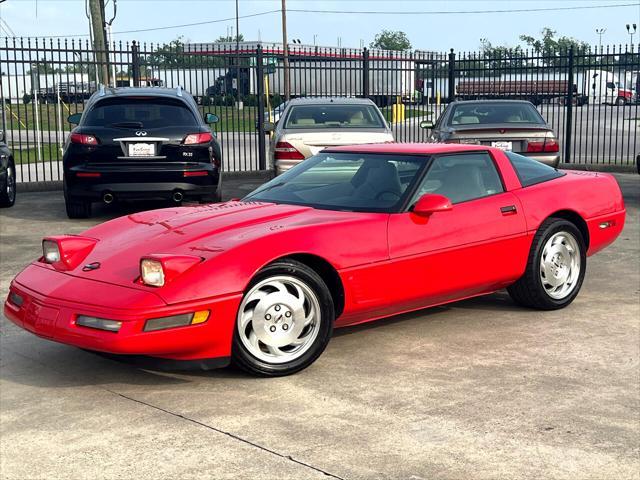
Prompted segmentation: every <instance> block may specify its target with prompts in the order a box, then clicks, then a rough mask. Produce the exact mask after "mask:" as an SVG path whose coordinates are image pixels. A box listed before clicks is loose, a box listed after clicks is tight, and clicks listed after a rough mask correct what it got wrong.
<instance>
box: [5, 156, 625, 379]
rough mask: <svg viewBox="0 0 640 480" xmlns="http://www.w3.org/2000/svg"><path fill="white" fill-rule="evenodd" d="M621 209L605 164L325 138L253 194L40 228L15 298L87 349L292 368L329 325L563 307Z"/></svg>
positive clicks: (324, 338)
mask: <svg viewBox="0 0 640 480" xmlns="http://www.w3.org/2000/svg"><path fill="white" fill-rule="evenodd" d="M624 220H625V208H624V204H623V200H622V195H621V192H620V189H619V187H618V184H617V183H616V180H615V179H614V178H613V177H612V176H610V175H607V174H602V173H590V172H572V171H560V170H555V169H553V168H551V167H548V166H546V165H543V164H541V163H538V162H536V161H534V160H531V159H528V158H526V157H523V156H520V155H517V154H514V153H511V152H503V151H501V150H497V149H494V148H488V147H480V146H469V145H439V144H429V145H427V144H379V145H359V146H351V147H338V148H330V149H327V150H324V151H322V152H321V153H320V154H318V155H316V156H314V157H311V158H310V159H308V160H306V161H305V162H303V163H301V164H300V165H298V166H297V167H295V168H293V169H291V170H290V171H288V172H287V173H285V174H284V175H281V176H279V177H277V178H275V179H273V180H272V181H270V182H268V183H266V184H265V185H263V186H262V187H260V188H258V189H257V190H255V191H254V192H252V193H251V194H249V195H248V196H247V197H245V198H244V199H242V200H240V201H231V202H227V203H222V204H213V205H206V206H190V207H176V208H169V209H163V210H154V211H149V212H143V213H137V214H132V215H127V216H124V217H121V218H117V219H115V220H111V221H109V222H106V223H103V224H101V225H98V226H96V227H94V228H91V229H89V230H87V231H85V232H84V233H83V234H81V235H67V236H55V237H47V238H45V239H44V240H43V242H42V246H43V254H42V256H41V257H40V258H38V259H37V260H36V261H34V262H33V263H32V264H31V265H29V266H28V267H27V268H26V269H24V270H23V271H22V272H21V273H20V274H19V275H18V276H17V277H16V278H15V279H14V280H13V282H12V283H11V287H10V292H9V296H8V298H7V300H6V302H5V307H4V312H5V315H6V316H7V317H8V318H9V319H11V320H12V321H13V322H15V323H16V324H17V325H19V326H21V327H23V328H25V329H27V330H29V331H31V332H33V333H35V334H37V335H39V336H41V337H44V338H48V339H51V340H54V341H58V342H62V343H68V344H70V345H75V346H78V347H81V348H84V349H89V350H95V351H101V352H109V353H113V354H132V355H145V356H151V357H159V358H163V359H171V360H182V361H186V362H187V364H190V365H191V364H193V363H195V364H197V365H200V366H201V367H205V368H207V367H212V366H224V365H227V364H228V363H229V362H230V361H234V362H235V363H236V364H237V365H239V366H240V367H242V368H244V369H246V370H248V371H250V372H252V373H256V374H261V375H268V376H276V375H285V374H290V373H294V372H297V371H299V370H301V369H303V368H305V367H307V366H308V365H310V364H311V363H312V362H313V361H315V360H316V359H317V358H318V356H319V355H320V354H321V353H322V351H323V350H324V348H325V347H326V345H327V343H328V342H329V339H330V338H331V332H332V330H333V328H334V327H343V326H345V325H353V324H356V323H360V322H367V321H370V320H374V319H377V318H381V317H386V316H389V315H394V314H397V313H400V312H407V311H411V310H417V309H421V308H425V307H428V306H432V305H438V304H443V303H447V302H453V301H456V300H460V299H464V298H468V297H473V296H476V295H484V294H487V293H491V292H495V291H496V290H500V289H502V288H507V290H508V292H509V293H510V295H511V297H512V298H513V300H514V301H515V302H517V303H519V304H521V305H524V306H527V307H532V308H539V309H546V310H551V309H556V308H562V307H565V306H567V305H568V304H569V303H571V301H572V300H573V299H574V298H575V297H576V295H577V294H578V291H579V290H580V286H581V284H582V280H583V278H584V275H585V269H586V264H587V261H586V260H587V256H589V255H592V254H594V253H596V252H597V251H599V250H601V249H602V248H604V247H605V246H607V245H609V244H610V243H611V242H613V241H614V240H615V239H616V237H617V236H618V235H619V234H620V231H621V230H622V228H623V225H624Z"/></svg>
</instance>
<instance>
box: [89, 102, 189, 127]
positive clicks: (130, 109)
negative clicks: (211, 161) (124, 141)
mask: <svg viewBox="0 0 640 480" xmlns="http://www.w3.org/2000/svg"><path fill="white" fill-rule="evenodd" d="M82 123H83V125H86V126H91V127H110V126H114V127H119V126H123V127H128V128H158V127H175V126H179V127H194V126H197V125H198V122H197V120H196V118H195V116H194V115H193V113H191V110H189V108H187V106H186V105H185V104H184V103H183V102H182V101H180V100H174V99H171V98H160V97H120V98H108V99H105V100H102V101H100V102H98V103H97V104H96V105H95V106H94V107H93V108H92V109H91V110H89V111H88V112H87V113H86V114H85V117H84V118H83V120H82Z"/></svg>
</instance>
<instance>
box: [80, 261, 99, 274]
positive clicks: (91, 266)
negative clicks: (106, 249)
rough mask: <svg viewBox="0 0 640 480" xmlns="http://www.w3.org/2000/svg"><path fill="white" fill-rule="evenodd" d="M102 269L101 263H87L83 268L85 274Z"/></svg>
mask: <svg viewBox="0 0 640 480" xmlns="http://www.w3.org/2000/svg"><path fill="white" fill-rule="evenodd" d="M99 268H100V262H93V263H87V264H86V265H85V266H84V267H82V271H83V272H90V271H91V270H97V269H99Z"/></svg>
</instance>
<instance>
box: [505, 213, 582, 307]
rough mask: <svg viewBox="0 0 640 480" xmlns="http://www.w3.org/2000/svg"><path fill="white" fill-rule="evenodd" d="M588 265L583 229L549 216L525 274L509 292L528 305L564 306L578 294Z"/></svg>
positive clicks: (533, 245) (536, 239) (541, 227)
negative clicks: (581, 230)
mask: <svg viewBox="0 0 640 480" xmlns="http://www.w3.org/2000/svg"><path fill="white" fill-rule="evenodd" d="M586 267H587V255H586V247H585V242H584V239H583V237H582V234H581V233H580V230H578V228H577V227H576V226H575V225H574V224H573V223H571V222H569V221H567V220H564V219H561V218H549V219H547V220H545V221H544V222H543V223H542V225H540V228H539V229H538V231H537V232H536V235H535V236H534V238H533V243H532V245H531V251H530V253H529V259H528V262H527V268H526V270H525V273H524V275H523V276H522V277H521V278H520V279H519V280H518V281H517V282H516V283H514V284H513V285H511V286H510V287H509V288H508V289H507V291H508V292H509V295H510V296H511V298H513V300H514V301H515V302H516V303H519V304H521V305H524V306H526V307H531V308H537V309H541V310H555V309H558V308H563V307H566V306H567V305H569V304H570V303H571V302H572V301H573V300H574V299H575V298H576V296H577V295H578V292H579V291H580V288H581V287H582V281H583V280H584V274H585V270H586Z"/></svg>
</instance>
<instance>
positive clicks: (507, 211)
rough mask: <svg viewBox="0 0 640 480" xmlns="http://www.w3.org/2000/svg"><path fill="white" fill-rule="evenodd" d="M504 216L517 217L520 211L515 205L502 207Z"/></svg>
mask: <svg viewBox="0 0 640 480" xmlns="http://www.w3.org/2000/svg"><path fill="white" fill-rule="evenodd" d="M500 212H501V213H502V215H515V214H516V213H518V209H517V208H516V206H515V205H507V206H506V207H500Z"/></svg>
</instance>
